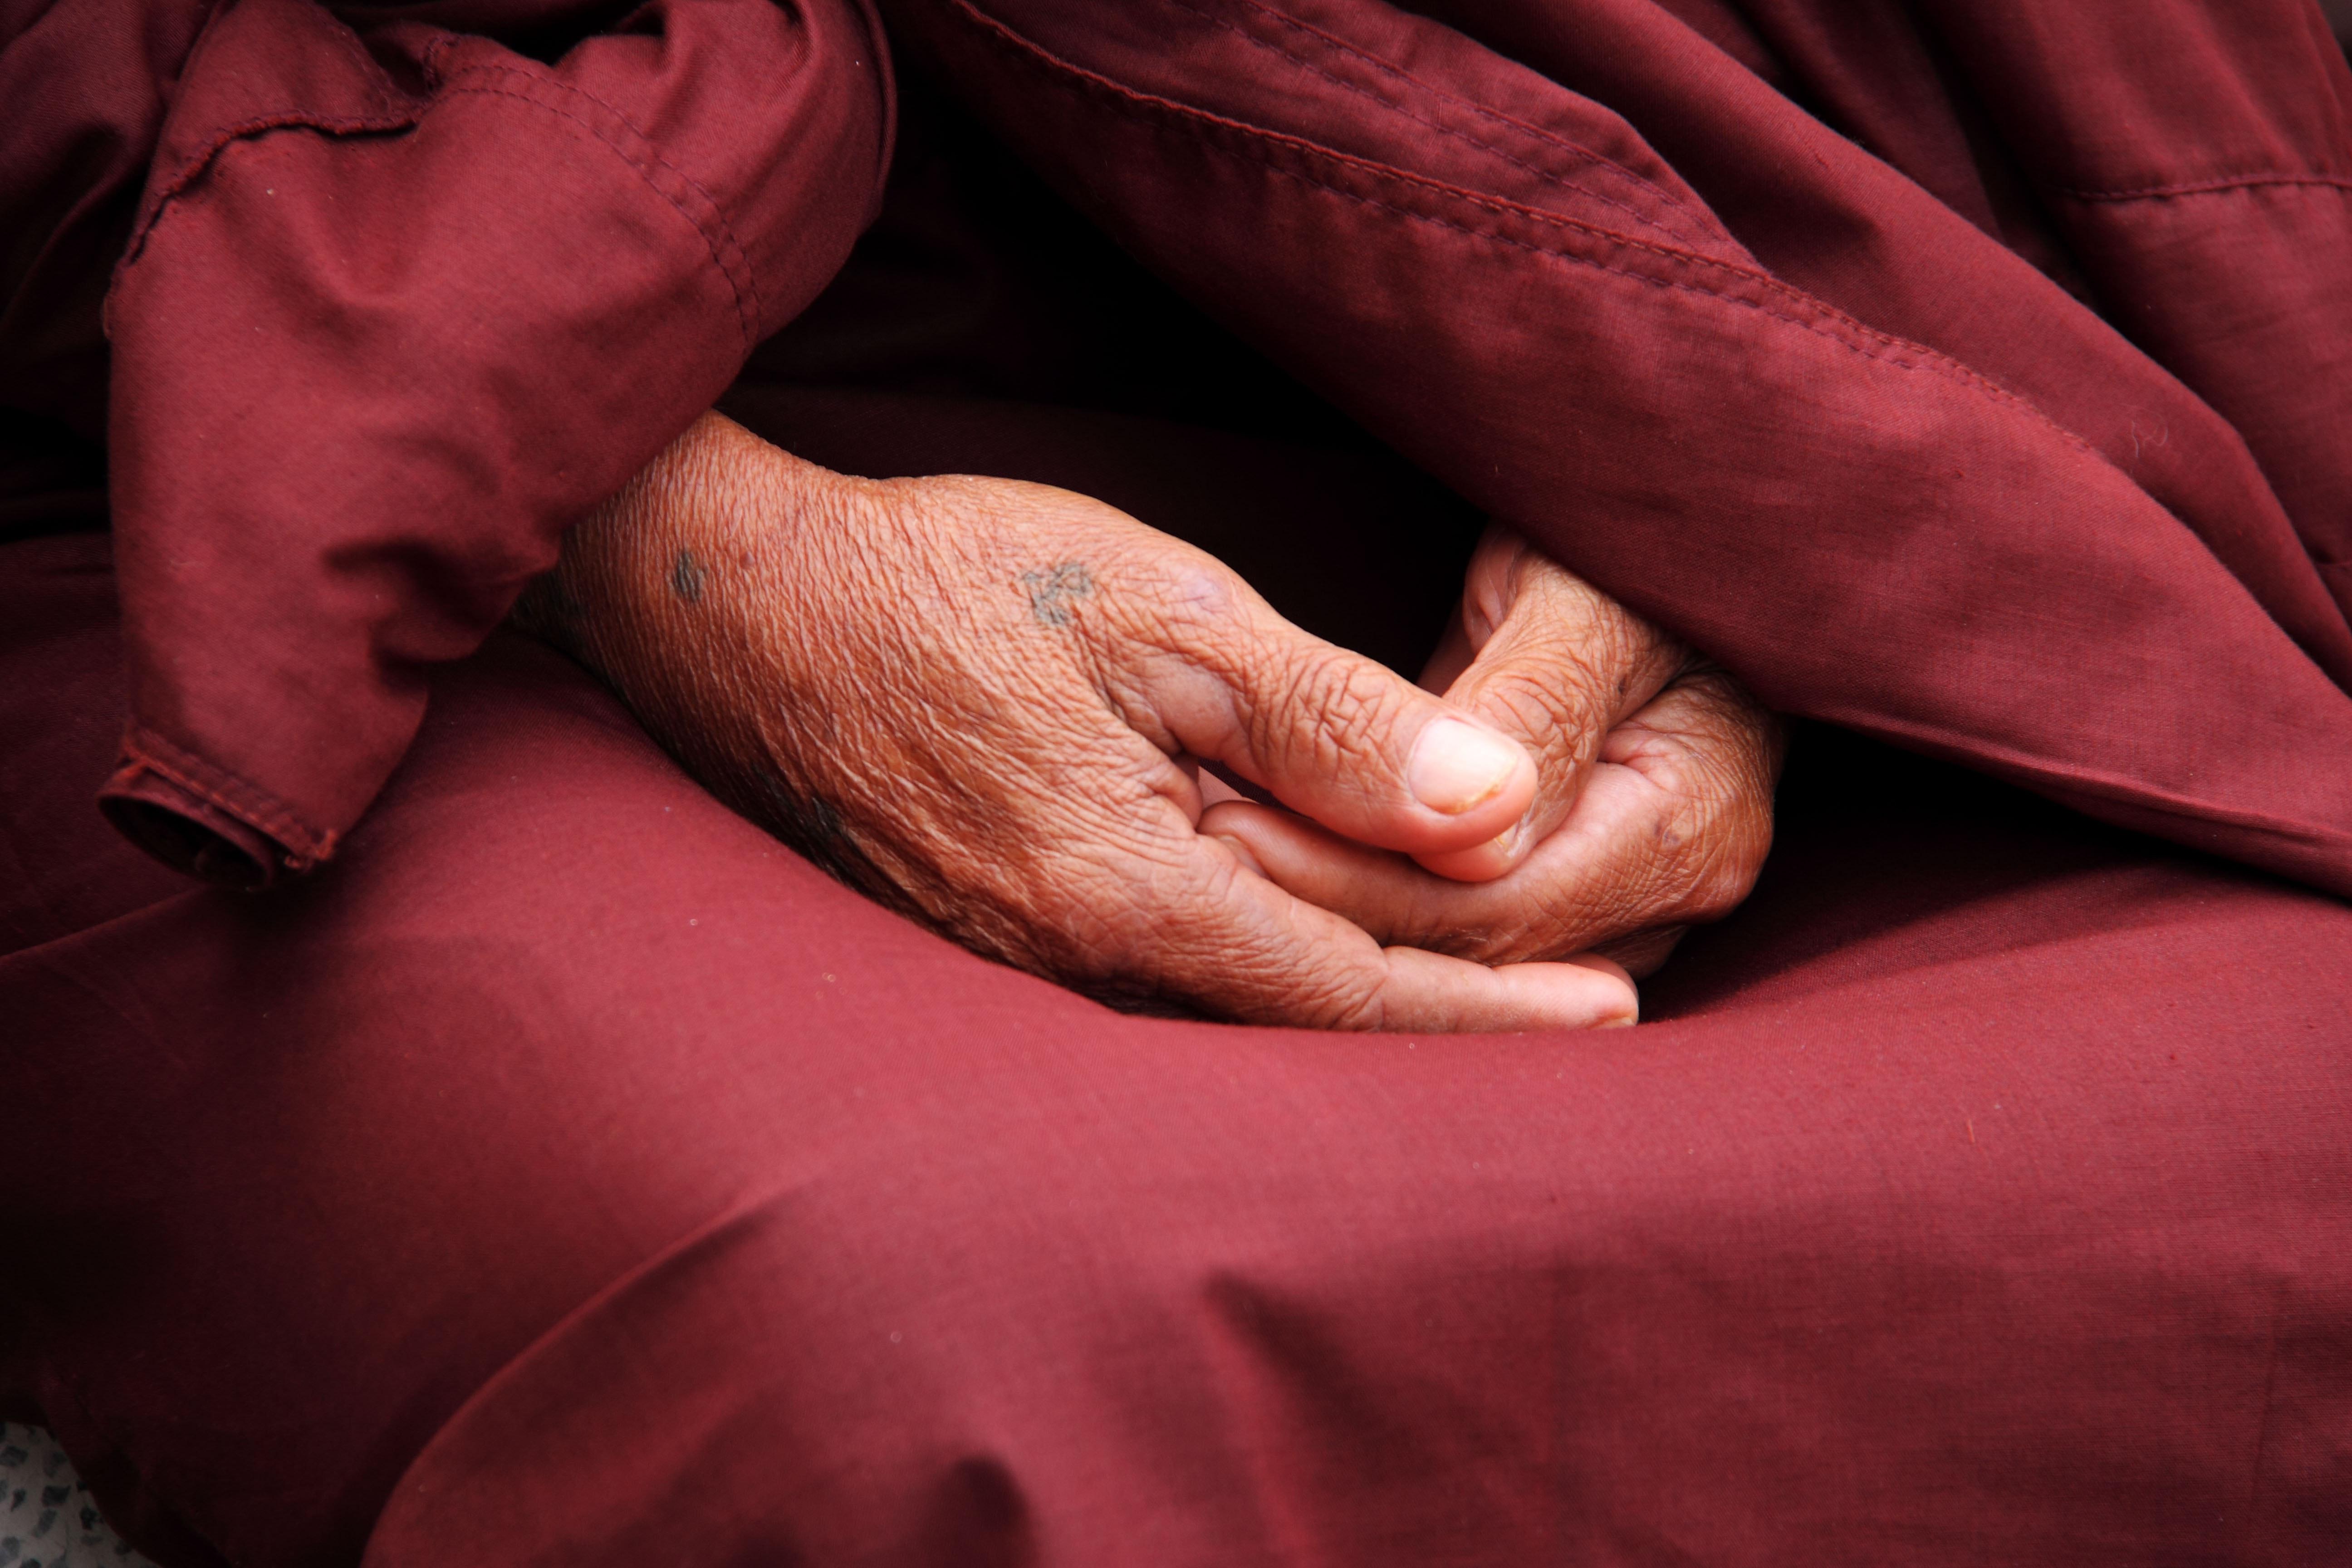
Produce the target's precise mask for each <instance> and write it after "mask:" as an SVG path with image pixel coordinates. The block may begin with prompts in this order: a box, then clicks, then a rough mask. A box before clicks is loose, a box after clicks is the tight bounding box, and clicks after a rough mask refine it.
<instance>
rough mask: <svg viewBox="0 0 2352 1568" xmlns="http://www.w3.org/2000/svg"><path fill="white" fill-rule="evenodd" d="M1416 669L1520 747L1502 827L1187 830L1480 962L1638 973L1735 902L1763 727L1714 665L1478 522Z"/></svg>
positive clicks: (1776, 735) (1271, 873)
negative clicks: (1426, 663)
mask: <svg viewBox="0 0 2352 1568" xmlns="http://www.w3.org/2000/svg"><path fill="white" fill-rule="evenodd" d="M1423 682H1424V684H1426V685H1429V686H1431V687H1432V688H1433V689H1442V690H1444V693H1445V697H1446V700H1447V701H1448V702H1450V703H1453V704H1454V705H1456V706H1458V707H1459V708H1461V709H1462V710H1465V711H1467V712H1469V713H1471V714H1474V715H1475V716H1476V717H1478V718H1480V719H1483V720H1485V721H1486V722H1488V723H1491V724H1493V725H1494V726H1495V727H1496V729H1498V730H1500V731H1503V732H1504V733H1506V734H1508V735H1510V736H1512V737H1513V738H1514V739H1516V740H1517V741H1519V742H1521V743H1522V744H1523V745H1525V746H1526V747H1527V749H1528V752H1530V754H1532V755H1533V756H1534V757H1535V758H1536V760H1537V765H1538V769H1539V772H1540V779H1541V782H1540V784H1539V785H1538V788H1537V791H1536V795H1535V802H1534V805H1533V807H1532V809H1531V810H1530V811H1529V812H1528V815H1527V816H1526V817H1525V818H1524V819H1522V820H1521V821H1520V822H1518V823H1517V824H1516V825H1515V826H1513V827H1512V828H1511V829H1510V830H1509V831H1507V832H1506V833H1504V834H1502V835H1500V836H1499V837H1496V838H1495V839H1493V840H1490V841H1488V842H1486V843H1484V844H1480V845H1477V846H1475V847H1471V848H1467V849H1447V850H1441V851H1438V852H1435V853H1431V852H1427V851H1423V852H1419V853H1415V854H1412V855H1410V856H1408V855H1404V854H1394V853H1388V852H1384V851H1383V850H1382V849H1381V848H1378V847H1371V846H1370V845H1369V844H1368V843H1365V842H1361V841H1359V840H1356V839H1351V838H1350V837H1347V836H1343V835H1341V834H1337V833H1333V832H1330V831H1328V829H1327V828H1326V827H1324V826H1318V824H1316V823H1314V822H1312V821H1309V820H1307V819H1306V818H1303V817H1300V816H1293V815H1291V814H1289V813H1286V812H1282V811H1277V810H1274V809H1270V808H1268V807H1265V806H1263V805H1251V804H1247V803H1244V802H1239V801H1233V802H1226V803H1222V804H1219V805H1213V806H1212V807H1211V808H1210V809H1209V811H1208V812H1207V813H1206V814H1205V815H1204V816H1203V817H1202V823H1201V830H1202V832H1204V833H1214V834H1218V835H1221V836H1223V837H1229V838H1231V839H1233V840H1234V842H1235V843H1236V845H1237V846H1239V847H1242V848H1243V849H1244V852H1245V853H1246V854H1247V855H1248V856H1249V857H1250V858H1251V859H1252V860H1253V862H1254V863H1255V865H1256V866H1257V867H1259V868H1261V869H1262V870H1263V871H1264V873H1265V875H1266V876H1268V877H1270V878H1271V879H1273V880H1275V881H1276V882H1277V883H1279V884H1281V885H1282V886H1283V887H1285V888H1286V889H1289V890H1290V891H1291V892H1293V893H1295V894H1297V896H1298V897H1300V898H1301V899H1304V900H1307V901H1308V902H1311V903H1314V904H1317V905H1318V906H1320V907H1322V908H1324V909H1327V910H1335V911H1337V912H1338V913H1339V914H1343V915H1345V916H1347V917H1348V919H1349V921H1353V922H1354V923H1356V924H1357V925H1359V926H1360V927H1361V928H1363V929H1364V930H1365V931H1370V933H1371V934H1372V935H1374V936H1375V937H1377V938H1379V939H1380V940H1381V942H1402V943H1406V944H1409V945H1411V946H1413V947H1419V948H1425V949H1428V950H1431V951H1433V952H1447V953H1453V954H1455V955H1457V956H1460V957H1464V958H1471V959H1475V960H1477V961H1478V962H1480V963H1520V962H1525V961H1528V960H1535V959H1557V958H1564V957H1567V956H1569V955H1570V954H1575V953H1584V952H1592V951H1595V950H1598V951H1599V952H1603V953H1606V954H1608V955H1610V956H1612V957H1613V958H1615V959H1617V960H1618V961H1619V962H1621V963H1624V964H1625V965H1626V967H1627V968H1628V969H1629V970H1631V971H1632V972H1633V973H1636V974H1642V973H1648V972H1649V971H1651V970H1653V969H1655V968H1656V967H1657V965H1658V964H1659V963H1661V962H1663V961H1664V958H1665V955H1666V952H1668V950H1670V949H1671V948H1672V947H1673V945H1674V943H1675V940H1676V939H1677V938H1678V937H1679V936H1680V934H1681V932H1682V931H1684V930H1685V928H1687V927H1688V926H1689V925H1690V924H1692V923H1694V922H1696V921H1707V920H1712V919H1716V918H1717V917H1719V916H1721V915H1723V914H1724V913H1726V912H1727V911H1728V910H1730V909H1731V908H1732V907H1733V906H1734V905H1736V904H1738V902H1739V901H1740V900H1742V899H1744V898H1745V897H1747V895H1748V889H1750V888H1751V887H1752V886H1753V885H1754V883H1755V880H1756V876H1757V872H1758V871H1759V868H1761V867H1762V865H1763V862H1764V856H1765V852H1766V851H1767V850H1768V849H1769V847H1771V841H1772V790H1773V784H1774V780H1775V778H1776V777H1777V775H1778V773H1779V771H1780V756H1781V751H1782V736H1781V731H1780V725H1779V724H1778V722H1777V721H1775V720H1774V719H1773V717H1772V716H1771V714H1769V712H1767V711H1766V710H1764V709H1763V708H1761V707H1760V706H1759V705H1758V704H1757V702H1756V701H1755V700H1754V699H1753V698H1751V697H1749V696H1748V694H1747V693H1746V692H1745V691H1744V690H1742V689H1740V688H1739V686H1738V684H1737V683H1736V682H1734V681H1733V680H1732V679H1731V678H1730V677H1729V676H1727V675H1726V674H1725V673H1724V672H1723V671H1722V670H1720V669H1718V668H1716V667H1714V666H1712V665H1709V664H1707V663H1706V662H1705V661H1704V660H1702V659H1699V658H1695V657H1694V656H1693V655H1692V654H1691V652H1690V651H1689V650H1688V649H1686V648H1685V647H1682V646H1681V645H1680V644H1678V643H1676V642H1675V641H1674V639H1672V638H1670V637H1666V636H1665V635H1664V633H1662V632H1660V631H1659V630H1658V629H1657V628H1656V627H1654V626H1651V625H1650V624H1649V623H1648V622H1646V621H1644V620H1643V619H1642V618H1641V617H1640V616H1636V615H1634V614H1633V612H1632V611H1630V610H1628V609H1626V608H1625V607H1624V606H1623V605H1620V604H1618V603H1617V602H1616V601H1615V600H1613V599H1611V598H1609V597H1608V596H1607V595H1603V594H1601V593H1600V592H1599V591H1598V590H1596V589H1594V588H1593V587H1592V586H1591V585H1590V584H1586V583H1584V582H1582V581H1581V580H1580V579H1579V578H1577V577H1575V576H1574V575H1572V574H1570V573H1569V572H1568V571H1567V570H1566V569H1565V568H1563V567H1561V566H1560V565H1559V564H1558V563H1555V562H1553V561H1552V560H1551V559H1550V558H1549V557H1548V556H1546V555H1544V554H1543V553H1542V552H1539V551H1538V550H1536V549H1534V548H1533V547H1532V546H1530V545H1529V544H1528V543H1527V542H1526V541H1524V540H1522V539H1520V538H1519V537H1518V536H1517V534H1515V533H1512V532H1510V531H1507V530H1506V529H1502V528H1499V527H1497V528H1493V529H1490V530H1489V531H1487V534H1486V538H1485V539H1484V540H1483V541H1481V542H1480V544H1479V547H1478V550H1477V553H1476V554H1475V556H1474V557H1473V559H1472V562H1471V566H1470V572H1469V574H1468V580H1467V582H1466V584H1465V589H1464V593H1463V600H1462V607H1461V612H1460V614H1459V615H1458V616H1457V617H1456V618H1455V621H1454V627H1453V629H1452V631H1451V632H1450V633H1449V634H1448V637H1447V641H1446V645H1445V646H1444V647H1441V648H1440V649H1439V650H1438V654H1437V656H1436V658H1433V660H1432V661H1431V665H1430V668H1429V669H1428V671H1427V672H1426V673H1425V674H1424V675H1423Z"/></svg>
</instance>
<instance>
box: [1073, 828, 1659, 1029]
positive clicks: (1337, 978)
mask: <svg viewBox="0 0 2352 1568" xmlns="http://www.w3.org/2000/svg"><path fill="white" fill-rule="evenodd" d="M1120 881H1121V884H1122V886H1121V890H1120V896H1121V897H1122V898H1123V899H1124V900H1125V905H1124V908H1123V910H1121V911H1119V912H1120V914H1121V915H1122V916H1123V917H1124V918H1125V920H1124V927H1123V929H1125V930H1126V931H1128V933H1129V935H1128V938H1127V941H1126V942H1125V943H1123V944H1122V945H1121V946H1120V947H1119V948H1118V950H1116V951H1112V952H1106V953H1103V954H1101V955H1100V958H1101V963H1100V967H1099V971H1098V973H1097V976H1095V977H1094V979H1095V983H1094V984H1090V985H1088V986H1087V988H1089V989H1094V990H1097V991H1107V992H1110V993H1112V994H1134V993H1135V992H1137V991H1138V990H1141V991H1143V992H1146V993H1148V994H1151V995H1153V996H1157V997H1175V998H1181V999H1182V1000H1184V1001H1186V1002H1188V1003H1190V1004H1192V1005H1193V1006H1195V1007H1197V1008H1199V1009H1201V1010H1202V1011H1204V1012H1207V1013H1210V1014H1212V1015H1214V1016H1219V1017H1224V1018H1230V1019H1233V1020H1234V1021H1236V1022H1242V1023H1251V1024H1266V1025H1282V1026H1293V1027H1305V1028H1321V1029H1358V1030H1426V1031H1430V1032H1494V1031H1505V1030H1522V1029H1525V1030H1549V1029H1587V1028H1595V1027H1602V1026H1612V1025H1620V1024H1630V1023H1632V1022H1633V1020H1634V1018H1635V1017H1636V1016H1637V1015H1638V1013H1639V1010H1640V1002H1639V997H1638V994H1636V992H1635V990H1634V987H1633V981H1632V979H1631V978H1630V977H1629V976H1628V975H1627V974H1626V973H1625V971H1624V970H1623V969H1622V967H1620V966H1618V965H1616V964H1614V963H1610V962H1609V961H1608V960H1605V959H1586V960H1582V961H1580V962H1579V963H1521V964H1510V965H1505V966H1503V967H1500V968H1489V967H1487V966H1486V965H1485V964H1480V963H1469V962H1467V961H1465V960H1463V959H1459V958H1451V957H1446V956H1444V955H1442V954H1439V953H1433V952H1422V951H1419V950H1416V949H1412V948H1401V947H1386V948H1384V947H1382V946H1381V944H1380V943H1379V942H1375V941H1373V940H1372V938H1371V937H1370V936H1369V935H1367V934H1366V933H1365V932H1364V931H1362V930H1361V929H1360V928H1359V927H1357V926H1355V925H1353V924H1351V923H1350V922H1349V921H1345V920H1342V919H1341V918H1339V916H1338V915H1335V914H1333V913H1331V912H1330V911H1328V910H1321V909H1318V908H1316V907H1314V906H1312V905H1310V904H1306V903H1303V902H1301V901H1300V900H1297V899H1296V898H1294V897H1292V896H1291V895H1290V894H1289V893H1287V892H1286V891H1284V890H1283V889H1281V888H1279V887H1276V885H1275V884H1274V883H1272V882H1270V881H1267V880H1266V879H1265V878H1263V877H1261V876H1258V875H1257V874H1256V873H1255V871H1253V870H1251V869H1249V868H1247V867H1246V865H1245V864H1244V862H1243V861H1242V860H1241V859H1240V858H1237V857H1236V856H1235V855H1234V852H1233V851H1232V850H1231V849H1230V848H1229V847H1227V846H1226V845H1224V844H1223V843H1221V842H1219V841H1217V840H1215V839H1211V838H1200V837H1190V839H1189V844H1188V845H1186V846H1185V847H1184V848H1183V849H1182V850H1181V858H1180V863H1179V864H1178V865H1176V866H1173V867H1170V868H1168V870H1167V872H1166V873H1164V874H1161V875H1157V876H1150V875H1147V876H1142V877H1137V876H1134V875H1133V874H1131V870H1130V872H1129V874H1127V875H1124V876H1122V877H1121V879H1120ZM1139 889H1140V890H1141V892H1142V898H1141V900H1140V903H1139V901H1138V900H1137V897H1136V895H1137V892H1138V890H1139ZM1139 916H1140V918H1137V917H1139ZM1080 983H1081V984H1086V982H1085V980H1083V979H1082V980H1081V982H1080Z"/></svg>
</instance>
